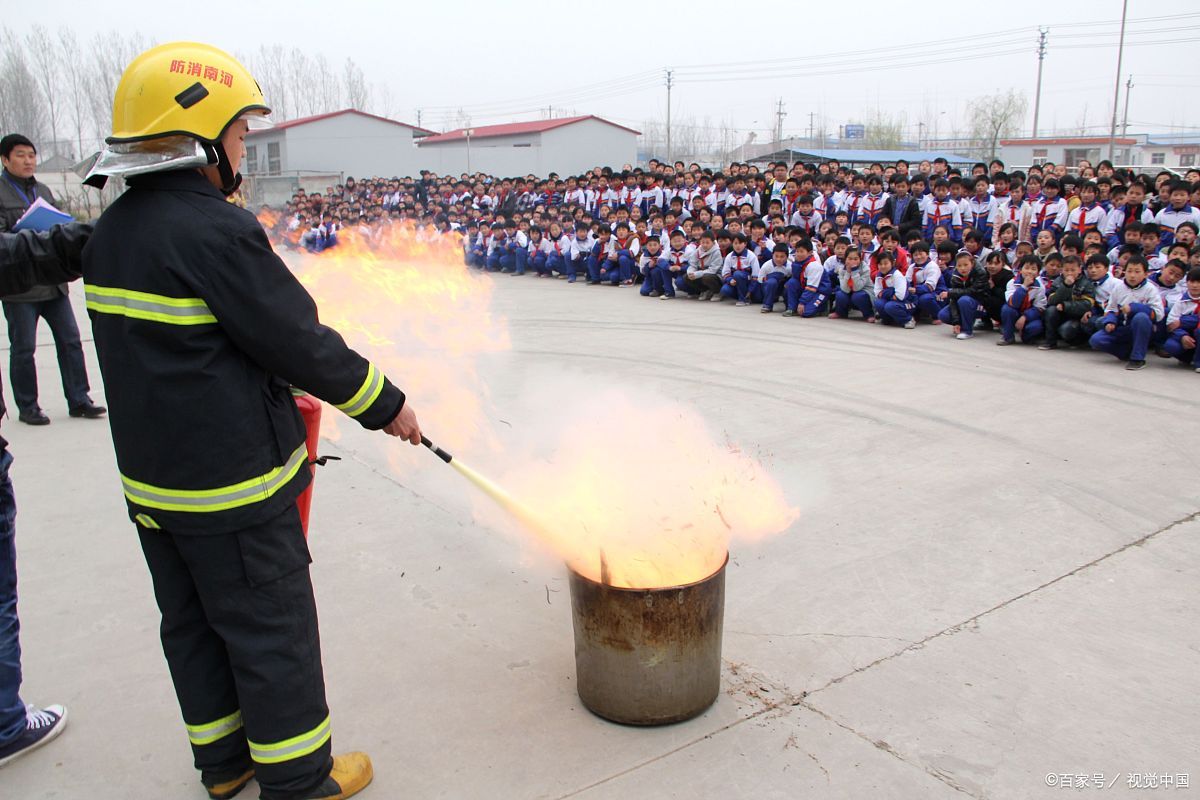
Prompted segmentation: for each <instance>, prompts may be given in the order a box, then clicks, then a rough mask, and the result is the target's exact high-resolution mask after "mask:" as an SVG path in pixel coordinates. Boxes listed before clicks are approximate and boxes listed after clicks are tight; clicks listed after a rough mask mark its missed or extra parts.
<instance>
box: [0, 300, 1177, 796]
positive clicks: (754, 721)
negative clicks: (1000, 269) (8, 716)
mask: <svg viewBox="0 0 1200 800" xmlns="http://www.w3.org/2000/svg"><path fill="white" fill-rule="evenodd" d="M497 280H498V281H499V283H500V286H499V288H498V291H497V297H496V305H497V308H498V310H499V311H500V312H501V313H503V314H505V315H507V316H508V318H509V322H510V326H511V331H512V339H513V350H512V352H511V353H508V354H505V355H503V356H500V357H496V358H494V359H493V360H492V361H491V362H489V365H488V366H487V368H486V375H485V377H486V378H487V380H488V382H489V385H490V389H491V395H492V396H491V401H492V404H493V405H494V407H495V408H497V409H501V410H503V413H504V414H505V419H506V420H508V421H509V422H510V423H511V425H512V426H513V431H512V434H511V435H513V436H519V435H520V433H521V431H520V429H521V426H522V422H521V420H523V419H530V418H531V417H530V416H529V415H530V414H534V413H536V409H537V405H538V403H544V402H547V400H546V399H545V398H531V397H528V396H525V393H524V389H525V387H527V386H528V385H530V384H529V378H530V376H532V375H537V374H545V373H559V374H561V373H569V374H572V375H577V376H580V377H582V378H584V379H586V380H585V381H584V382H582V383H581V386H586V387H592V388H594V387H599V386H606V385H609V384H637V385H639V386H644V387H649V388H652V389H654V390H656V391H659V392H661V393H663V394H666V395H668V396H675V397H679V398H681V399H685V400H686V401H688V402H690V403H691V404H693V405H694V406H695V407H696V408H697V409H699V410H700V412H701V413H702V414H703V415H704V416H705V417H706V418H707V419H708V420H709V421H710V422H711V424H712V425H713V427H714V429H715V430H718V431H722V430H723V431H725V432H726V433H727V434H728V435H729V436H730V437H731V438H732V439H733V440H735V441H739V442H742V443H743V444H749V445H752V446H756V447H758V448H759V449H761V450H762V451H764V452H767V453H769V457H770V465H771V468H772V470H773V472H774V473H775V474H776V475H777V476H778V477H779V478H780V480H781V482H782V483H783V484H784V486H785V487H788V489H789V491H791V492H792V493H793V494H794V497H796V498H799V503H800V505H801V506H802V511H803V514H802V516H801V518H800V520H799V521H798V522H797V523H796V524H795V525H794V526H793V528H792V529H791V530H789V531H787V532H786V533H784V534H782V535H779V536H777V537H775V538H773V539H770V540H768V541H766V542H764V543H761V544H759V545H757V546H754V547H744V548H740V549H738V550H736V551H735V552H734V553H733V560H732V562H731V564H730V567H729V572H728V586H727V594H728V600H727V608H726V616H725V644H724V658H725V664H726V667H725V674H724V682H723V689H724V691H723V693H722V695H721V697H720V699H719V700H718V702H717V703H716V704H715V705H714V706H713V707H712V708H711V709H710V710H709V711H708V712H707V713H705V714H704V715H703V716H701V717H699V718H697V719H695V720H692V721H690V722H687V723H683V724H680V725H675V726H669V727H664V728H657V729H635V728H627V727H620V726H617V725H613V724H610V723H607V722H604V721H602V720H600V719H598V718H596V717H594V716H592V715H590V714H589V713H588V712H587V711H586V710H584V709H583V708H582V707H581V705H580V703H579V702H578V698H577V696H576V694H575V686H574V663H573V653H572V637H571V623H570V611H569V600H568V595H567V593H566V586H565V581H564V580H562V576H561V575H560V574H559V572H558V571H557V570H555V569H552V568H549V567H547V566H545V565H544V562H543V561H541V560H537V559H532V560H531V559H529V558H528V557H527V554H526V553H523V552H522V548H521V546H520V545H518V544H517V543H515V542H514V541H513V540H512V539H510V538H506V537H504V536H498V535H496V534H495V533H494V532H493V531H491V530H488V529H487V528H486V527H483V526H481V525H479V524H476V523H475V522H474V521H473V516H472V513H471V510H470V505H471V504H470V495H471V494H472V493H473V491H474V490H473V489H471V488H470V487H468V486H467V485H466V484H464V483H462V482H461V479H460V478H459V477H458V476H457V475H456V474H455V473H453V472H452V471H451V470H448V469H445V468H443V467H442V466H441V465H440V464H439V463H438V462H437V461H436V460H434V459H432V458H429V459H428V460H427V467H428V469H427V470H426V471H424V472H422V473H421V474H420V475H419V476H417V477H416V478H413V479H412V480H405V479H399V478H396V477H394V475H393V473H392V472H391V471H390V470H389V469H388V466H387V452H386V450H384V449H381V448H380V447H379V446H377V445H378V444H379V442H378V441H377V440H376V439H375V438H372V437H370V436H369V435H368V434H366V433H364V432H362V431H358V430H348V429H347V426H343V430H344V431H345V433H346V435H345V436H344V437H343V438H342V439H341V440H340V441H339V442H338V443H337V444H326V445H325V446H324V447H323V450H324V451H326V452H329V453H334V454H338V455H343V456H345V457H346V460H345V461H343V462H342V463H341V464H340V465H338V466H336V467H329V468H326V469H325V470H323V471H322V472H321V474H320V475H319V477H318V489H317V493H316V503H315V508H314V529H313V535H312V550H313V556H314V560H315V563H314V567H313V576H314V581H315V584H316V588H317V595H318V602H319V604H320V608H321V614H322V619H321V622H322V626H321V632H322V637H323V642H324V660H325V666H326V674H327V681H328V686H329V698H330V705H331V707H332V709H333V719H334V742H335V749H339V750H340V749H359V748H361V749H364V750H367V751H369V752H370V754H371V755H372V757H373V759H374V762H375V767H376V779H375V783H374V785H373V787H372V788H371V789H369V790H368V791H367V792H366V793H364V795H363V796H364V797H369V798H385V799H387V800H391V798H408V797H412V798H456V799H457V798H585V799H586V800H599V798H631V797H632V798H660V797H661V798H674V797H678V798H697V797H700V798H755V799H756V800H757V799H758V798H795V797H815V798H904V799H905V800H907V799H909V798H913V799H914V800H924V799H925V798H943V797H945V798H953V797H972V798H1041V797H1057V796H1061V795H1062V794H1063V790H1062V789H1061V788H1059V784H1061V783H1062V781H1063V780H1064V779H1066V780H1070V781H1076V780H1079V778H1077V777H1076V776H1085V778H1086V781H1085V782H1086V787H1087V789H1089V790H1091V791H1098V790H1099V789H1098V788H1097V781H1099V782H1101V783H1102V784H1103V785H1104V787H1105V788H1104V789H1103V791H1105V792H1107V793H1111V794H1121V793H1124V792H1130V791H1143V790H1141V789H1136V788H1130V786H1131V783H1137V782H1138V781H1139V780H1140V782H1141V783H1142V784H1143V785H1149V784H1150V782H1151V780H1152V779H1151V778H1150V777H1149V776H1150V774H1153V775H1154V778H1153V782H1154V783H1155V784H1162V783H1163V777H1162V776H1164V775H1169V776H1170V783H1172V784H1178V783H1181V782H1184V781H1186V782H1187V783H1188V784H1189V786H1188V788H1187V789H1180V788H1168V789H1164V793H1165V796H1167V797H1174V796H1180V797H1182V796H1191V794H1190V793H1192V792H1196V791H1197V790H1196V789H1195V788H1194V787H1195V786H1196V785H1200V756H1198V755H1197V754H1198V753H1200V668H1198V664H1200V626H1197V624H1196V619H1197V617H1196V609H1197V607H1198V606H1200V495H1198V493H1197V491H1196V474H1197V473H1196V468H1197V466H1196V464H1197V462H1196V444H1195V443H1196V441H1197V433H1200V429H1198V428H1197V425H1196V421H1195V406H1194V405H1193V403H1194V402H1195V398H1196V389H1197V387H1198V386H1200V375H1196V374H1194V373H1193V372H1192V371H1190V370H1184V369H1182V368H1179V367H1177V366H1174V365H1173V364H1170V363H1168V362H1166V361H1162V360H1159V359H1156V358H1153V357H1152V360H1151V361H1152V363H1151V364H1150V367H1149V368H1148V369H1146V370H1144V371H1142V372H1126V371H1125V370H1123V369H1121V368H1120V365H1119V364H1118V362H1117V361H1116V360H1115V359H1112V358H1109V357H1107V356H1101V355H1097V354H1093V353H1080V352H1057V353H1045V352H1037V351H1035V350H1032V349H1030V348H1027V347H1010V348H1005V349H1001V348H997V347H995V346H994V345H993V341H994V339H993V336H992V335H990V334H987V335H981V336H979V337H976V339H975V340H973V341H968V342H957V341H954V340H953V337H951V336H950V335H949V334H948V332H947V331H946V329H945V328H933V327H929V326H922V327H921V328H919V329H917V330H916V331H904V330H899V329H882V330H881V329H879V328H876V327H868V326H866V325H864V324H862V323H861V322H858V321H853V322H834V321H830V320H824V319H822V320H788V319H782V318H781V317H780V316H779V314H774V315H770V316H767V315H761V314H759V313H758V312H757V310H756V309H754V308H746V309H737V308H733V307H731V305H729V304H725V305H721V306H717V305H716V304H700V303H696V302H689V301H687V300H676V301H674V302H673V303H660V302H658V301H653V300H647V299H642V298H640V297H636V296H631V290H629V289H623V288H622V289H617V288H608V287H586V286H584V285H582V284H580V285H574V286H568V285H565V284H564V283H563V282H561V281H539V280H535V279H533V278H525V279H516V278H510V277H508V276H497ZM79 294H80V290H79V289H78V288H76V289H75V295H76V302H78V300H79V297H78V295H79ZM464 324H469V321H467V322H464ZM83 329H84V331H85V336H87V335H88V334H87V330H88V328H87V326H86V322H85V323H84V326H83ZM88 351H89V359H90V363H91V367H92V375H93V382H94V383H95V384H97V385H99V376H98V373H97V371H96V369H95V366H94V354H93V353H92V351H91V348H90V345H88ZM38 362H39V369H40V374H41V375H42V383H43V387H44V388H43V405H44V407H45V408H46V410H47V412H48V413H49V414H50V415H51V416H52V417H53V418H54V423H53V424H52V425H51V426H50V427H49V428H45V429H32V428H29V427H26V426H23V425H20V424H18V423H16V421H15V418H10V419H8V420H6V421H5V425H4V429H3V432H4V435H5V436H7V437H8V438H9V439H10V440H11V448H12V450H13V452H14V453H15V454H16V459H17V460H16V464H15V466H14V469H13V473H12V476H13V479H14V481H15V484H16V491H17V497H18V504H19V507H20V516H19V535H18V544H19V554H20V555H19V558H20V562H19V563H20V574H21V620H22V625H23V631H22V634H23V636H22V640H23V645H24V651H25V655H24V663H25V673H26V674H25V685H24V692H23V693H24V695H25V697H26V699H27V700H28V701H30V702H37V703H51V702H62V703H65V704H66V705H67V706H68V707H69V708H70V715H71V716H70V724H69V727H68V728H67V730H66V732H65V734H64V735H63V737H62V738H61V739H59V740H58V741H56V742H54V743H53V744H51V745H49V746H48V747H46V748H44V749H42V750H40V751H38V752H36V753H34V754H31V755H30V756H29V757H27V758H24V759H22V760H20V761H17V762H15V763H13V764H12V765H11V766H9V767H7V768H5V769H4V770H3V772H0V795H3V796H4V797H5V798H14V800H15V799H16V798H21V799H22V800H24V799H25V798H163V797H181V798H188V797H193V798H200V797H203V793H202V791H201V790H200V787H199V784H198V781H197V779H196V775H195V774H194V773H193V771H192V769H191V765H190V754H189V750H188V744H187V739H186V736H185V735H184V731H183V727H182V724H181V721H180V719H179V713H178V710H177V707H176V705H175V700H174V696H173V693H172V689H171V685H170V682H169V680H168V676H167V670H166V667H165V664H164V661H163V659H162V655H161V652H160V650H159V645H158V641H157V624H158V619H157V615H156V609H155V606H154V602H153V598H152V595H151V590H150V582H149V579H148V576H147V573H146V570H145V567H144V564H143V561H142V559H141V554H140V551H139V548H138V546H137V541H136V537H135V535H134V531H133V529H132V528H131V527H130V525H129V524H128V522H126V518H125V514H124V510H123V503H122V500H121V495H120V491H119V484H118V481H117V475H116V471H115V468H114V463H113V457H112V451H111V446H110V441H109V437H108V431H107V426H106V425H105V424H104V423H102V422H89V421H83V420H72V419H68V418H66V409H65V404H64V401H63V400H62V398H61V396H60V395H59V393H58V391H57V387H56V380H57V378H56V371H57V370H56V365H55V362H54V350H53V347H52V346H50V345H47V346H43V347H42V348H40V350H39V352H38ZM5 371H7V370H5ZM587 390H588V389H586V388H581V391H587ZM95 394H96V396H97V399H98V400H102V397H101V394H102V393H101V392H99V391H97V392H96V393H95ZM8 396H9V397H10V398H11V391H9V394H8ZM563 400H568V401H569V398H555V399H554V402H562V401H563ZM746 408H753V409H755V411H756V413H753V414H749V413H744V409H746ZM1189 409H1191V410H1189ZM14 414H15V412H14ZM431 433H433V432H432V431H431ZM635 469H636V465H631V470H635ZM1134 774H1137V775H1140V776H1143V777H1141V778H1133V777H1131V776H1132V775H1134ZM1101 776H1102V777H1101ZM1183 776H1187V777H1186V778H1184V777H1183ZM252 788H253V787H252ZM1080 791H1083V790H1082V789H1081V790H1080ZM254 794H255V792H253V791H249V792H247V793H246V796H254ZM1089 796H1090V794H1089ZM1155 796H1157V795H1155Z"/></svg>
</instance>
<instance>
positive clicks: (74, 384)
mask: <svg viewBox="0 0 1200 800" xmlns="http://www.w3.org/2000/svg"><path fill="white" fill-rule="evenodd" d="M4 316H5V318H6V319H7V320H8V342H9V345H10V347H11V348H12V349H11V351H10V353H9V367H8V370H9V379H10V380H11V381H12V388H13V400H15V401H16V403H17V409H18V410H20V411H33V410H34V409H36V408H38V382H37V367H36V366H35V365H34V363H33V352H34V348H35V347H36V345H37V324H38V317H41V318H42V319H44V320H46V324H47V325H49V326H50V332H51V333H53V334H54V347H55V349H56V350H57V351H58V371H59V375H60V376H61V378H62V386H63V394H64V395H65V396H66V398H67V405H68V406H69V407H71V408H75V407H76V406H82V405H86V404H87V403H90V402H91V398H89V397H88V391H89V390H90V387H89V386H88V377H87V368H86V367H85V366H84V365H83V346H82V345H81V344H80V343H79V326H78V325H76V324H75V314H74V312H73V311H72V310H71V301H70V299H69V298H68V297H67V296H66V295H62V296H61V297H57V298H55V299H53V300H42V301H38V302H34V303H11V302H7V301H6V302H5V303H4Z"/></svg>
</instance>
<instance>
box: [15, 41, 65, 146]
mask: <svg viewBox="0 0 1200 800" xmlns="http://www.w3.org/2000/svg"><path fill="white" fill-rule="evenodd" d="M25 53H26V57H27V59H28V62H29V64H30V67H31V70H32V73H33V80H34V83H36V84H37V87H38V91H39V92H40V93H41V101H42V104H43V108H45V110H46V122H47V123H48V125H49V128H48V130H47V131H46V133H47V139H48V141H47V143H46V144H47V145H48V148H47V149H48V150H49V151H51V152H53V153H54V154H55V155H67V154H65V153H62V152H60V151H61V150H62V146H61V144H60V143H59V137H60V135H61V134H62V128H61V127H60V126H61V123H62V119H61V117H62V110H63V98H62V96H61V94H60V87H61V84H62V51H61V50H59V49H58V47H57V46H56V45H55V42H54V40H53V39H51V37H50V33H49V31H47V30H46V29H45V28H44V27H42V26H41V25H34V26H33V27H32V28H30V29H29V33H27V34H26V35H25Z"/></svg>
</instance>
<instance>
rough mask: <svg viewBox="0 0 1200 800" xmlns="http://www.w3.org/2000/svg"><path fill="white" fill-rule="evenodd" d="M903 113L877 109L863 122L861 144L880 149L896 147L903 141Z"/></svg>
mask: <svg viewBox="0 0 1200 800" xmlns="http://www.w3.org/2000/svg"><path fill="white" fill-rule="evenodd" d="M904 124H905V118H904V115H903V114H900V115H892V114H885V113H884V112H883V111H880V110H879V109H876V110H875V114H874V115H873V116H872V117H871V118H870V119H868V120H867V121H866V122H864V123H863V146H864V147H877V148H881V149H895V148H898V147H899V146H900V145H901V144H902V143H903V141H904Z"/></svg>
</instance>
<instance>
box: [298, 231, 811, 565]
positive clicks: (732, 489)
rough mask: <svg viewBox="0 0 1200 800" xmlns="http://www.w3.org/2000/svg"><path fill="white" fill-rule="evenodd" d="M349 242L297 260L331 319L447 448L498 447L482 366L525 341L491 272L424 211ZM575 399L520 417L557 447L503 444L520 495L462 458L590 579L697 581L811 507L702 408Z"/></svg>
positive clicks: (513, 516)
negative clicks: (740, 547) (473, 265)
mask: <svg viewBox="0 0 1200 800" xmlns="http://www.w3.org/2000/svg"><path fill="white" fill-rule="evenodd" d="M338 238H339V242H338V245H337V246H336V247H335V248H332V249H330V250H326V251H325V252H323V253H321V254H319V255H311V254H308V253H298V254H295V255H291V254H289V255H287V256H285V257H286V258H287V260H288V261H289V263H290V264H291V265H292V267H293V270H294V271H295V273H296V274H297V276H298V277H299V279H300V280H301V281H302V282H303V283H304V284H305V286H306V287H307V288H308V290H309V292H310V293H311V294H312V295H313V297H314V299H315V300H316V301H317V306H318V309H319V311H320V315H321V319H322V321H323V322H325V323H326V324H328V325H330V326H332V327H334V328H335V329H337V330H339V331H340V332H341V333H342V334H343V335H344V336H345V337H346V339H347V341H348V343H349V344H350V345H351V346H352V347H354V348H355V349H356V350H358V351H359V352H360V353H362V354H363V355H364V356H366V357H367V358H369V359H371V360H372V361H373V362H374V363H375V364H376V365H377V366H378V367H379V368H380V369H382V370H383V371H384V372H385V373H386V374H388V375H389V376H390V377H392V378H393V379H394V380H396V381H397V382H398V383H399V384H400V385H401V386H402V387H403V388H404V390H405V392H406V393H408V394H409V396H410V397H412V398H413V403H414V406H415V408H416V409H417V412H418V414H419V418H420V420H421V424H422V428H423V429H424V430H427V431H430V432H431V435H432V434H433V433H436V439H437V442H438V444H440V445H444V446H445V447H446V449H447V450H449V451H450V452H452V453H454V454H455V455H456V456H462V455H468V458H470V457H472V456H470V454H468V453H464V450H465V449H469V450H470V452H471V453H479V452H480V446H481V445H486V446H487V447H484V448H483V450H485V451H486V450H494V449H496V446H497V443H498V441H499V439H500V438H501V437H499V436H498V435H496V432H495V431H493V430H492V429H491V428H490V427H489V425H488V423H487V419H488V415H487V414H486V413H485V411H486V396H487V393H486V388H485V385H484V383H483V381H482V380H481V379H480V378H479V376H478V373H477V362H478V361H479V357H480V356H481V355H484V354H487V353H495V352H499V351H504V350H507V349H509V347H510V344H509V336H508V328H507V323H506V321H505V320H503V319H501V318H497V317H495V316H494V315H493V314H492V313H491V310H490V309H491V303H492V293H493V291H494V290H495V285H494V283H493V281H492V279H491V277H490V276H488V275H481V274H477V273H474V272H473V271H471V270H469V269H468V268H467V267H466V266H465V265H464V264H463V262H462V249H461V240H460V239H459V237H458V236H455V235H444V234H438V233H435V232H433V231H431V230H427V229H418V228H416V227H415V226H414V225H412V224H410V223H400V224H391V225H386V226H384V227H382V228H379V229H377V230H373V231H368V230H365V229H364V230H361V231H360V230H358V229H351V230H346V231H342V232H340V233H339V237H338ZM552 394H553V393H551V392H545V395H546V396H552ZM570 406H571V409H570V413H571V415H572V416H571V417H570V418H566V419H564V420H562V421H561V423H555V422H553V421H552V420H547V419H545V418H544V417H543V416H542V415H539V416H538V417H537V418H531V419H529V420H528V421H526V422H525V423H524V424H522V423H521V422H520V421H514V422H513V425H514V427H515V428H516V429H517V430H523V431H525V437H526V439H527V440H528V439H532V440H534V441H532V442H530V445H531V446H532V447H535V448H537V447H544V446H545V444H546V443H547V442H554V443H555V446H554V449H553V451H552V452H551V453H550V455H549V456H546V455H544V454H542V455H532V454H531V455H527V456H526V455H521V454H515V453H511V452H505V453H503V454H501V455H502V458H503V462H504V463H505V465H506V468H507V472H508V474H506V475H505V476H504V483H505V484H506V485H508V486H511V487H514V491H513V493H512V494H510V493H508V492H506V491H505V490H504V489H502V488H500V486H498V485H497V484H494V483H492V482H491V481H489V480H488V479H487V478H484V477H483V476H482V475H479V474H478V473H476V472H474V471H473V470H471V469H470V468H469V467H467V466H466V465H465V464H463V463H462V461H460V460H459V459H458V458H456V459H455V466H456V467H458V468H459V471H460V472H461V473H462V474H463V475H464V476H466V477H467V478H468V479H470V480H472V481H473V482H474V483H475V484H476V485H477V486H478V487H479V488H480V489H482V490H483V491H484V492H486V493H487V494H488V495H489V496H490V497H491V498H492V499H493V500H495V501H496V502H497V503H499V504H500V505H501V506H502V507H504V508H505V509H506V510H507V511H508V513H509V517H508V520H509V521H513V522H516V523H517V525H518V526H519V527H520V528H521V529H522V530H523V531H524V532H525V533H527V534H532V535H533V536H534V537H535V538H536V539H537V540H538V541H539V542H540V543H541V544H542V545H543V547H544V548H546V549H547V550H549V551H550V552H552V553H554V554H555V555H556V556H558V557H559V558H561V559H563V560H565V561H566V563H567V564H568V566H570V567H571V568H572V569H574V570H575V571H576V572H579V573H580V574H582V575H584V576H586V577H589V578H592V579H593V580H601V578H602V577H606V578H607V580H608V582H609V583H611V584H612V585H615V586H625V587H633V588H651V587H662V586H675V585H682V584H686V583H692V582H694V581H697V580H701V579H703V578H705V577H707V576H708V575H710V574H712V573H713V572H715V571H716V570H717V569H719V568H720V566H721V564H722V563H723V561H724V559H725V555H726V553H727V552H728V549H729V545H730V542H731V541H732V540H738V541H751V540H755V539H757V538H760V537H763V536H766V535H770V534H774V533H778V532H780V531H783V530H785V529H786V528H788V527H789V526H790V525H791V524H792V522H793V521H794V520H795V519H796V517H797V515H798V512H797V510H796V509H794V508H792V507H790V506H789V504H788V503H787V502H786V500H785V499H784V495H783V492H782V489H781V488H780V486H779V484H778V483H777V482H776V481H775V480H774V478H772V477H771V475H770V474H768V472H767V471H766V469H765V468H764V467H763V466H762V465H761V464H760V463H758V462H757V461H756V460H754V459H752V458H750V457H749V456H747V455H745V454H744V453H742V452H740V451H738V450H737V449H736V448H732V447H729V446H725V445H721V444H719V443H718V442H717V441H716V440H715V439H714V438H713V437H712V436H711V435H710V434H709V432H708V431H707V429H706V426H705V424H704V422H703V420H702V419H701V418H700V416H699V415H698V414H697V413H696V412H694V411H692V410H690V409H688V408H685V407H682V406H680V405H678V404H676V403H674V402H670V401H667V400H663V399H660V398H656V397H650V396H648V395H646V394H645V393H643V392H640V391H635V390H625V391H621V392H617V391H613V392H609V393H607V394H605V395H604V396H602V397H599V398H593V399H592V400H591V401H590V402H589V401H577V400H575V399H573V400H572V402H571V404H570ZM506 416H509V417H510V418H511V415H510V414H506ZM337 418H338V415H337V414H334V413H326V414H324V415H323V419H325V420H331V421H332V420H335V419H337ZM581 419H584V420H595V419H608V420H612V423H611V424H609V425H607V426H596V425H592V424H587V423H584V424H580V422H579V420H581ZM531 431H539V432H541V433H542V434H544V439H545V441H537V440H538V439H540V438H542V437H539V436H538V435H537V433H536V432H534V433H531ZM322 435H328V436H336V435H337V431H336V429H332V430H330V431H328V432H327V431H326V430H324V429H323V430H322ZM408 449H409V448H403V450H406V451H407V450H408ZM400 450H401V448H397V447H390V448H389V455H390V457H391V458H392V465H393V468H394V469H397V470H404V469H411V465H412V462H411V461H409V460H407V459H402V458H400V457H399V456H398V455H397V454H398V453H399V451H400ZM422 463H423V462H422ZM602 561H603V562H604V568H603V569H602V567H601V562H602ZM602 572H603V573H605V574H604V575H603V576H602Z"/></svg>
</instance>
